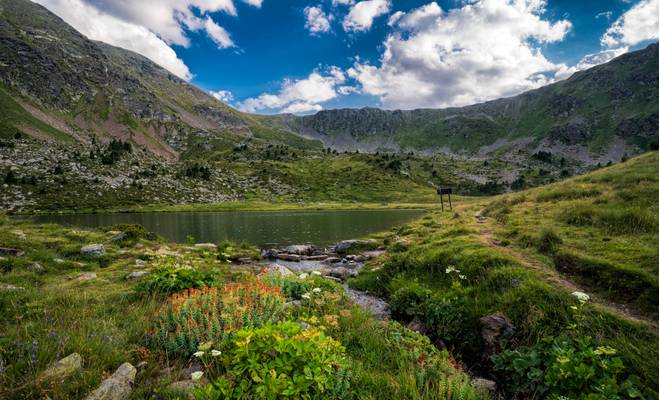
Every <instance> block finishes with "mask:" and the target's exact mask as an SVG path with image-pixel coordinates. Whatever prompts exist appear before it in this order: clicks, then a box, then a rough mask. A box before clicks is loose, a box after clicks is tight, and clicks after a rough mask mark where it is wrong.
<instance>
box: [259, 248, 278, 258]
mask: <svg viewBox="0 0 659 400" xmlns="http://www.w3.org/2000/svg"><path fill="white" fill-rule="evenodd" d="M261 255H262V256H263V258H265V259H269V260H276V259H277V256H278V255H279V250H277V249H269V250H263V252H262V253H261Z"/></svg>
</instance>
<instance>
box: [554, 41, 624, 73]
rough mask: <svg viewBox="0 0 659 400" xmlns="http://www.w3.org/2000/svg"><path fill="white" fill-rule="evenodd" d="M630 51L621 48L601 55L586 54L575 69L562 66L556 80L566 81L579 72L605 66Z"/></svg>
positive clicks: (600, 53)
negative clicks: (601, 65)
mask: <svg viewBox="0 0 659 400" xmlns="http://www.w3.org/2000/svg"><path fill="white" fill-rule="evenodd" d="M627 51H629V47H626V46H625V47H619V48H617V49H609V50H602V51H600V52H599V53H593V54H586V55H585V56H584V57H583V58H582V59H581V60H580V61H579V62H578V63H577V65H575V66H573V67H567V66H561V68H560V69H559V70H558V71H557V72H556V75H555V77H556V79H565V78H569V77H570V76H571V75H572V74H574V73H575V72H577V71H583V70H584V69H588V68H591V67H594V66H596V65H600V64H604V63H605V62H609V61H611V60H613V59H614V58H616V57H618V56H619V55H622V54H625V53H626V52H627Z"/></svg>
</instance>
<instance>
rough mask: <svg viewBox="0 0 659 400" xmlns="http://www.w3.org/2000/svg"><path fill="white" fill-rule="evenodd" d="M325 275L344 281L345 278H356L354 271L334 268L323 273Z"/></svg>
mask: <svg viewBox="0 0 659 400" xmlns="http://www.w3.org/2000/svg"><path fill="white" fill-rule="evenodd" d="M325 275H327V276H331V277H332V278H337V279H341V280H344V279H345V278H346V277H347V276H356V275H357V274H356V273H354V271H350V270H348V268H345V267H336V268H332V269H328V270H327V271H325Z"/></svg>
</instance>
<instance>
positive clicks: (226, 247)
mask: <svg viewBox="0 0 659 400" xmlns="http://www.w3.org/2000/svg"><path fill="white" fill-rule="evenodd" d="M217 252H218V257H219V259H220V260H223V261H236V260H238V259H240V258H251V259H254V260H258V259H260V258H261V252H260V250H259V249H258V247H256V246H253V245H251V244H249V243H247V242H240V243H236V242H234V241H231V240H224V241H222V242H221V243H220V244H218V245H217Z"/></svg>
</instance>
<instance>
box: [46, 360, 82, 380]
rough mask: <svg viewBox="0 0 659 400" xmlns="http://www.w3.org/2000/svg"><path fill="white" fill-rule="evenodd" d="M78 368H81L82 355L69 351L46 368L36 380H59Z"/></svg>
mask: <svg viewBox="0 0 659 400" xmlns="http://www.w3.org/2000/svg"><path fill="white" fill-rule="evenodd" d="M80 369H82V357H80V354H78V353H71V354H69V355H68V356H66V357H64V358H62V359H61V360H59V361H57V362H56V363H54V364H52V365H51V366H49V367H48V368H46V369H45V370H44V371H43V372H42V373H41V374H40V375H39V377H38V378H37V382H39V383H53V382H56V381H59V382H61V381H63V380H65V379H66V378H68V377H69V376H71V375H73V374H74V373H75V372H77V371H79V370H80Z"/></svg>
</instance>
